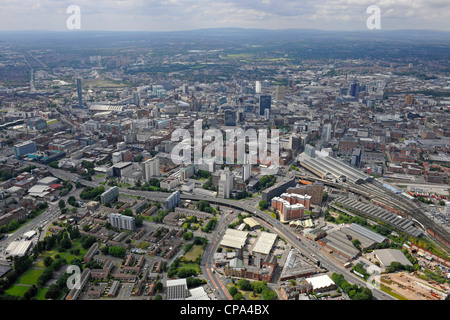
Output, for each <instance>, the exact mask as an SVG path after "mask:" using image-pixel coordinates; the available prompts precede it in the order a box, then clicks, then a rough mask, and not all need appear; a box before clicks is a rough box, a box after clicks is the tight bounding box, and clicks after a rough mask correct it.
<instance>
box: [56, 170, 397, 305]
mask: <svg viewBox="0 0 450 320" xmlns="http://www.w3.org/2000/svg"><path fill="white" fill-rule="evenodd" d="M50 171H51V173H52V174H53V175H54V176H56V177H58V178H61V179H64V180H71V181H75V180H76V175H75V174H72V173H70V172H66V171H63V170H59V169H53V168H52V169H51V170H50ZM80 183H82V184H83V185H86V186H91V187H97V186H99V184H97V183H95V182H93V181H87V180H83V179H81V180H80ZM120 193H121V194H125V195H132V196H141V197H145V198H147V199H150V200H154V201H163V200H164V199H166V198H167V197H168V196H169V195H170V194H169V193H165V192H152V191H139V190H129V189H121V190H120ZM180 198H181V199H186V200H194V201H199V200H206V201H208V202H210V203H212V204H215V205H221V206H225V207H230V208H233V209H237V210H240V211H244V212H247V213H250V214H253V215H255V216H257V217H259V218H260V219H261V220H263V221H266V223H268V224H270V225H268V224H267V225H266V226H267V227H270V228H271V229H273V230H274V231H276V232H277V233H278V234H280V235H281V236H282V237H283V238H284V239H285V240H286V241H287V242H288V243H289V244H290V245H291V246H292V247H293V248H296V249H298V250H299V251H300V252H302V253H303V254H304V255H305V256H307V257H309V258H310V259H311V260H313V261H316V260H320V261H321V265H322V266H323V267H325V268H326V269H328V270H329V271H330V272H336V273H341V274H343V275H344V276H345V278H346V280H347V281H349V282H351V283H354V284H358V285H360V286H366V285H367V283H366V282H365V281H364V280H362V279H361V278H359V277H358V276H356V275H355V274H353V273H351V272H350V271H349V270H348V269H346V268H344V267H343V266H342V265H341V264H340V263H339V262H337V261H335V260H334V259H333V258H331V257H328V256H326V254H325V253H321V252H320V249H319V248H318V247H317V245H316V244H315V243H314V242H310V241H307V240H305V241H302V242H299V241H298V240H296V239H295V237H296V236H297V235H296V234H294V233H293V231H292V229H290V228H289V227H286V226H285V225H283V224H281V223H279V222H278V221H277V220H276V219H274V218H272V217H271V216H269V215H268V214H267V213H265V212H264V211H261V210H259V209H257V208H255V207H253V206H250V205H248V204H246V203H245V201H236V200H229V199H221V198H212V197H208V196H203V195H201V196H198V195H192V194H186V193H182V194H181V195H180ZM220 230H224V229H223V228H221V229H220ZM220 236H221V234H220V233H219V234H218V235H217V236H216V239H215V242H214V245H213V246H212V247H211V250H209V254H208V256H207V257H206V263H205V266H206V267H207V274H208V277H209V278H210V279H211V280H212V281H211V282H212V283H213V285H214V287H215V288H216V290H220V288H221V286H222V285H221V284H220V282H219V280H218V278H217V276H214V274H212V273H211V271H210V269H211V268H210V261H212V259H211V257H212V255H213V253H214V252H215V250H216V249H217V245H218V242H219V241H218V239H219V237H220ZM208 267H209V268H208ZM222 290H223V289H222ZM219 292H220V291H219ZM372 293H373V296H374V298H375V299H379V300H396V299H395V298H394V297H392V296H390V295H388V294H386V293H384V292H383V291H381V290H379V289H373V290H372ZM222 295H225V296H226V295H227V292H225V293H224V292H222Z"/></svg>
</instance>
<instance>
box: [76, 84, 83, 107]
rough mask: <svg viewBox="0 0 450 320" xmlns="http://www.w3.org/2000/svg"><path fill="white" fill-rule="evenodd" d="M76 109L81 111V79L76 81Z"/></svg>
mask: <svg viewBox="0 0 450 320" xmlns="http://www.w3.org/2000/svg"><path fill="white" fill-rule="evenodd" d="M77 93H78V108H81V109H83V89H82V88H81V79H80V78H78V79H77Z"/></svg>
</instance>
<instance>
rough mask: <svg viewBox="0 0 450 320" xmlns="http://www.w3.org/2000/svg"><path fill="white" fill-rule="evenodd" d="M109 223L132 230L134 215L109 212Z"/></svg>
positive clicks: (134, 227) (134, 225)
mask: <svg viewBox="0 0 450 320" xmlns="http://www.w3.org/2000/svg"><path fill="white" fill-rule="evenodd" d="M109 223H110V224H111V225H112V226H113V227H114V228H119V229H125V230H130V231H134V230H135V229H136V224H135V220H134V217H129V216H124V215H122V214H120V213H111V214H110V215H109Z"/></svg>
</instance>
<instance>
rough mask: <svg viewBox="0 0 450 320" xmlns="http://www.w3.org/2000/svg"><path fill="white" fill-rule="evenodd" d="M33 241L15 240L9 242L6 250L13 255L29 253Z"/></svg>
mask: <svg viewBox="0 0 450 320" xmlns="http://www.w3.org/2000/svg"><path fill="white" fill-rule="evenodd" d="M31 244H32V242H31V241H13V242H11V243H10V244H9V246H8V248H6V252H7V253H9V255H11V256H20V257H21V256H23V255H25V254H26V253H27V251H28V249H30V247H31Z"/></svg>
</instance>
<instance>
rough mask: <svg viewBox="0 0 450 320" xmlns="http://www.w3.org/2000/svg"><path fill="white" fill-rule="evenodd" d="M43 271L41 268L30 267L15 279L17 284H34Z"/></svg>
mask: <svg viewBox="0 0 450 320" xmlns="http://www.w3.org/2000/svg"><path fill="white" fill-rule="evenodd" d="M43 272H44V270H43V269H33V268H30V269H28V270H27V271H26V272H25V273H24V274H22V275H21V276H20V277H19V278H18V279H17V281H16V283H17V284H28V285H33V284H36V283H37V279H38V278H39V276H40V275H41V274H42V273H43ZM25 291H26V290H25Z"/></svg>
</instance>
